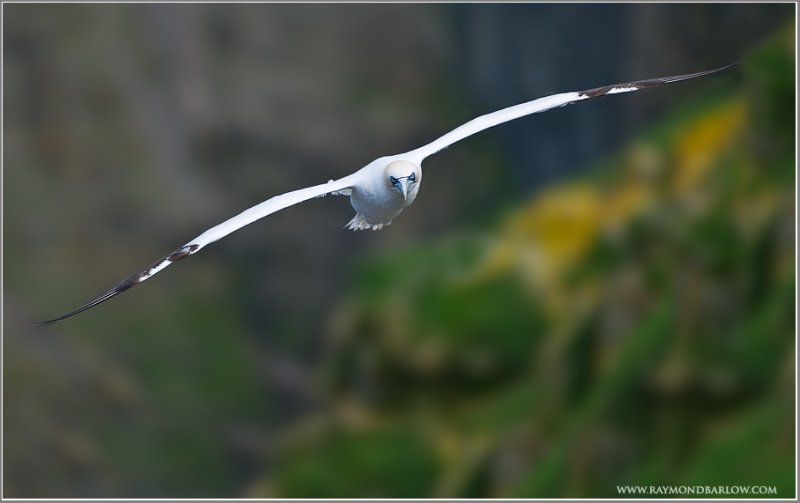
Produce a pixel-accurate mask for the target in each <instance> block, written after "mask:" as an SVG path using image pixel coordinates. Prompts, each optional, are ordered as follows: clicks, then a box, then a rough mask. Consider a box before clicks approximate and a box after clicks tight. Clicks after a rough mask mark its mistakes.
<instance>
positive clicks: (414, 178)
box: [408, 173, 417, 182]
mask: <svg viewBox="0 0 800 503" xmlns="http://www.w3.org/2000/svg"><path fill="white" fill-rule="evenodd" d="M408 181H409V182H416V181H417V174H416V173H411V174H410V175H408Z"/></svg>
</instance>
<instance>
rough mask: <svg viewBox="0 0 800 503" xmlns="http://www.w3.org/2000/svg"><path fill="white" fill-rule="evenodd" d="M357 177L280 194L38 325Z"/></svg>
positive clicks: (345, 185)
mask: <svg viewBox="0 0 800 503" xmlns="http://www.w3.org/2000/svg"><path fill="white" fill-rule="evenodd" d="M356 176H357V174H352V175H349V176H346V177H344V178H341V179H339V180H331V181H329V182H328V183H323V184H321V185H315V186H313V187H307V188H305V189H299V190H295V191H292V192H287V193H286V194H281V195H279V196H275V197H272V198H270V199H267V200H266V201H264V202H262V203H259V204H257V205H255V206H253V207H252V208H249V209H247V210H245V211H243V212H241V213H239V214H238V215H236V216H235V217H233V218H230V219H228V220H226V221H224V222H222V223H221V224H219V225H217V226H216V227H212V228H210V229H208V230H207V231H205V232H204V233H202V234H200V235H199V236H197V237H196V238H194V239H192V240H191V241H189V242H188V243H186V244H185V245H183V246H181V247H180V248H178V249H177V250H175V251H174V252H172V253H170V254H168V255H165V256H163V257H161V258H160V259H158V260H156V261H155V262H153V263H152V264H150V265H149V266H147V267H146V268H145V269H143V270H141V271H139V272H137V273H135V274H131V275H130V276H128V277H127V278H125V279H123V280H122V281H120V282H119V283H117V284H116V285H114V286H113V287H112V288H110V289H108V290H106V291H105V292H103V293H101V294H100V295H98V296H97V297H95V298H93V299H92V300H90V301H89V302H87V303H86V304H84V305H82V306H80V307H78V308H77V309H74V310H72V311H70V312H68V313H65V314H62V315H61V316H58V317H56V318H53V319H50V320H47V321H42V322H39V326H43V327H46V326H48V325H52V324H53V323H55V322H57V321H59V320H63V319H64V318H69V317H70V316H75V315H76V314H78V313H81V312H83V311H86V310H87V309H91V308H93V307H94V306H96V305H98V304H101V303H103V302H105V301H107V300H108V299H110V298H111V297H114V296H115V295H117V294H119V293H122V292H124V291H125V290H128V289H129V288H131V287H133V286H136V285H138V284H139V283H141V282H143V281H145V280H147V279H149V278H151V277H152V276H154V275H155V274H156V273H158V272H160V271H162V270H163V269H164V268H166V267H167V266H169V265H171V264H173V263H175V262H177V261H179V260H182V259H184V258H186V257H188V256H189V255H194V254H195V253H197V252H198V251H200V250H201V249H202V248H203V247H205V246H206V245H208V244H211V243H213V242H214V241H217V240H219V239H221V238H223V237H225V236H227V235H228V234H230V233H232V232H234V231H236V230H238V229H241V228H242V227H244V226H245V225H248V224H251V223H253V222H255V221H256V220H258V219H261V218H264V217H266V216H267V215H271V214H273V213H275V212H277V211H280V210H282V209H285V208H288V207H289V206H293V205H295V204H298V203H302V202H303V201H307V200H309V199H313V198H315V197H320V196H324V195H327V194H332V193H339V192H341V191H346V190H347V189H349V188H350V187H352V185H353V183H354V182H355V178H356Z"/></svg>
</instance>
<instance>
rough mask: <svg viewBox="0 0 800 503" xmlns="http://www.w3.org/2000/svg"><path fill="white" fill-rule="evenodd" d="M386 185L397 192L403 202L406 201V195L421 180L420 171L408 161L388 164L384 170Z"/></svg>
mask: <svg viewBox="0 0 800 503" xmlns="http://www.w3.org/2000/svg"><path fill="white" fill-rule="evenodd" d="M384 174H385V175H386V183H388V184H389V187H391V188H393V189H394V190H396V191H398V192H399V193H400V194H401V195H402V196H403V200H407V199H408V195H409V194H410V193H411V192H412V191H413V190H414V188H415V187H417V185H418V184H419V182H420V181H421V180H422V170H421V169H420V168H419V166H417V165H416V164H414V163H412V162H408V161H394V162H392V163H389V165H388V166H386V169H385V170H384Z"/></svg>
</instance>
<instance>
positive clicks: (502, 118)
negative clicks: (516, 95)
mask: <svg viewBox="0 0 800 503" xmlns="http://www.w3.org/2000/svg"><path fill="white" fill-rule="evenodd" d="M734 65H736V63H733V64H731V65H727V66H723V67H722V68H716V69H714V70H706V71H704V72H697V73H689V74H686V75H673V76H671V77H660V78H655V79H647V80H637V81H635V82H628V83H625V84H612V85H610V86H603V87H596V88H594V89H587V90H586V91H576V92H571V93H560V94H553V95H551V96H545V97H544V98H539V99H535V100H533V101H528V102H526V103H522V104H519V105H514V106H511V107H508V108H504V109H502V110H498V111H497V112H492V113H490V114H486V115H482V116H480V117H478V118H476V119H473V120H471V121H469V122H467V123H466V124H464V125H462V126H459V127H457V128H456V129H454V130H452V131H450V132H449V133H447V134H445V135H444V136H442V137H441V138H439V139H437V140H435V141H433V142H431V143H429V144H427V145H425V146H423V147H420V148H418V149H415V150H412V151H410V152H407V153H406V154H403V155H404V156H405V157H408V158H409V159H411V160H413V161H414V162H416V163H417V164H421V163H422V161H423V160H424V159H425V158H426V157H428V156H430V155H432V154H435V153H436V152H439V151H440V150H442V149H444V148H446V147H449V146H450V145H452V144H453V143H455V142H457V141H460V140H463V139H464V138H466V137H468V136H472V135H474V134H475V133H478V132H480V131H483V130H484V129H489V128H490V127H494V126H497V125H498V124H502V123H504V122H508V121H511V120H514V119H518V118H520V117H525V116H526V115H530V114H535V113H539V112H545V111H547V110H552V109H553V108H558V107H563V106H564V105H570V104H572V103H575V102H578V101H583V100H588V99H591V98H597V97H600V96H606V95H609V94H620V93H630V92H633V91H638V90H640V89H644V88H647V87H655V86H660V85H662V84H671V83H673V82H680V81H682V80H689V79H695V78H697V77H703V76H705V75H711V74H712V73H717V72H721V71H723V70H727V69H728V68H730V67H732V66H734Z"/></svg>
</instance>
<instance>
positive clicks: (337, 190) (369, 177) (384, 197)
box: [40, 65, 733, 326]
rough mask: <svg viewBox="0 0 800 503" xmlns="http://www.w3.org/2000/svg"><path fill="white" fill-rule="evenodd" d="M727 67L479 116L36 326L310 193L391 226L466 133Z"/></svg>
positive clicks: (228, 227) (201, 239) (284, 199)
mask: <svg viewBox="0 0 800 503" xmlns="http://www.w3.org/2000/svg"><path fill="white" fill-rule="evenodd" d="M731 66H733V65H728V66H725V67H722V68H718V69H715V70H708V71H704V72H698V73H693V74H687V75H677V76H673V77H663V78H657V79H649V80H640V81H635V82H630V83H625V84H613V85H610V86H604V87H598V88H594V89H589V90H586V91H579V92H568V93H559V94H554V95H551V96H546V97H544V98H539V99H536V100H532V101H528V102H525V103H521V104H519V105H514V106H511V107H508V108H504V109H502V110H498V111H496V112H492V113H489V114H486V115H482V116H480V117H478V118H476V119H473V120H471V121H469V122H467V123H465V124H463V125H461V126H459V127H457V128H456V129H454V130H452V131H450V132H449V133H447V134H445V135H444V136H442V137H440V138H438V139H436V140H434V141H433V142H431V143H429V144H427V145H424V146H422V147H420V148H417V149H415V150H411V151H409V152H405V153H402V154H397V155H392V156H386V157H380V158H378V159H375V160H374V161H372V162H370V163H369V164H367V165H366V166H364V167H363V168H361V169H359V170H358V171H356V172H355V173H353V174H351V175H348V176H345V177H343V178H340V179H338V180H331V181H329V182H328V183H323V184H320V185H314V186H311V187H306V188H304V189H298V190H294V191H292V192H287V193H285V194H281V195H278V196H274V197H271V198H270V199H267V200H266V201H264V202H262V203H259V204H257V205H255V206H253V207H252V208H249V209H247V210H245V211H243V212H242V213H239V214H238V215H236V216H235V217H232V218H230V219H228V220H226V221H224V222H222V223H221V224H219V225H216V226H214V227H212V228H210V229H208V230H207V231H205V232H203V233H202V234H200V235H199V236H197V237H196V238H194V239H193V240H191V241H189V242H188V243H186V244H185V245H183V246H182V247H180V248H178V249H177V250H175V251H174V252H172V253H170V254H168V255H166V256H164V257H162V258H161V259H159V260H157V261H155V262H153V263H152V264H151V265H150V266H148V267H147V268H145V269H144V270H142V271H140V272H138V273H135V274H132V275H130V276H128V277H127V278H125V279H124V280H122V281H121V282H119V283H118V284H117V285H115V286H114V287H112V288H110V289H109V290H106V291H105V292H103V293H101V294H100V295H98V296H97V297H95V298H94V299H92V300H90V301H89V302H87V303H86V304H84V305H82V306H80V307H78V308H77V309H74V310H72V311H70V312H68V313H66V314H63V315H61V316H58V317H56V318H53V319H50V320H47V321H44V322H41V323H40V325H42V326H46V325H50V324H52V323H54V322H56V321H59V320H63V319H64V318H68V317H70V316H74V315H76V314H78V313H80V312H82V311H85V310H87V309H89V308H92V307H94V306H96V305H98V304H100V303H102V302H105V301H106V300H108V299H110V298H111V297H114V296H116V295H117V294H119V293H121V292H124V291H125V290H127V289H129V288H131V287H133V286H135V285H138V284H139V283H141V282H143V281H145V280H147V279H149V278H150V277H152V276H153V275H155V274H157V273H158V272H160V271H162V270H163V269H165V268H166V267H168V266H169V265H171V264H172V263H174V262H177V261H178V260H181V259H183V258H186V257H188V256H190V255H194V254H195V253H197V252H198V251H200V250H201V249H202V248H204V247H205V246H207V245H209V244H211V243H213V242H215V241H217V240H219V239H221V238H223V237H225V236H227V235H228V234H230V233H232V232H234V231H236V230H238V229H241V228H242V227H244V226H246V225H248V224H251V223H252V222H255V221H256V220H259V219H261V218H264V217H266V216H267V215H271V214H272V213H275V212H277V211H280V210H282V209H285V208H288V207H290V206H293V205H295V204H298V203H301V202H303V201H307V200H309V199H313V198H315V197H322V196H326V195H345V196H350V204H351V205H352V206H353V208H354V209H355V210H356V215H355V216H354V217H353V219H352V220H351V221H350V222H349V223H348V224H347V225H346V227H347V228H349V229H352V230H364V229H372V230H378V229H381V228H382V227H383V226H385V225H388V224H390V223H391V222H392V220H393V219H394V218H396V217H397V216H398V215H399V214H400V213H401V212H402V211H403V210H404V209H405V208H406V207H408V206H409V205H411V204H412V203H413V202H414V200H415V199H416V197H417V194H418V193H419V188H420V184H421V182H422V162H423V161H424V160H425V159H426V158H427V157H429V156H430V155H432V154H435V153H436V152H439V151H441V150H442V149H444V148H446V147H448V146H450V145H452V144H453V143H456V142H458V141H460V140H463V139H464V138H467V137H468V136H471V135H473V134H475V133H478V132H480V131H483V130H485V129H488V128H490V127H493V126H496V125H498V124H502V123H504V122H508V121H511V120H514V119H518V118H520V117H524V116H526V115H530V114H534V113H539V112H544V111H546V110H551V109H553V108H557V107H563V106H565V105H569V104H572V103H576V102H578V101H583V100H588V99H591V98H596V97H599V96H606V95H610V94H621V93H628V92H633V91H638V90H640V89H644V88H647V87H653V86H658V85H661V84H669V83H672V82H679V81H682V80H688V79H693V78H696V77H702V76H704V75H709V74H712V73H716V72H720V71H722V70H725V69H727V68H730V67H731Z"/></svg>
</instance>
